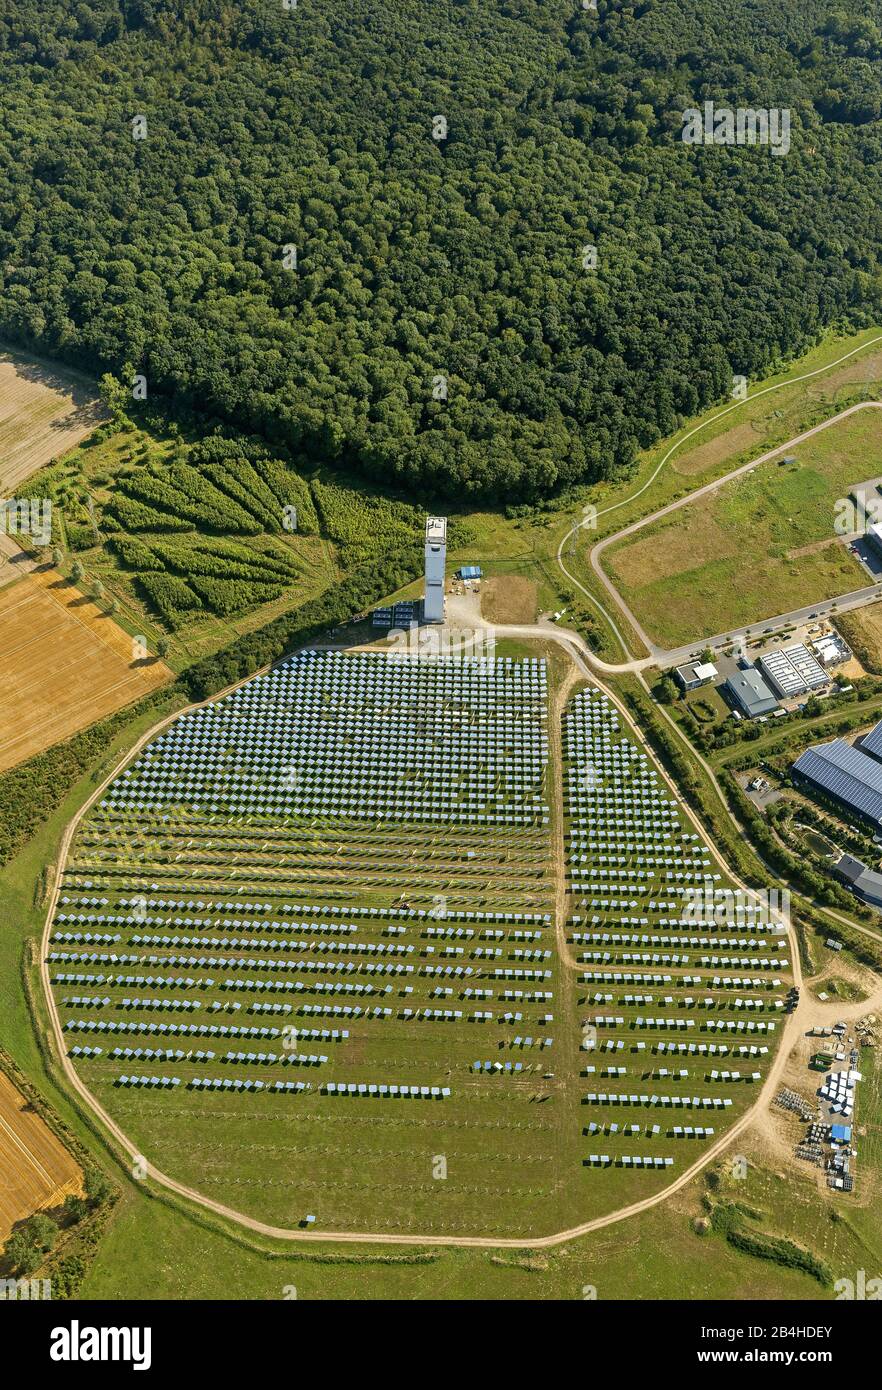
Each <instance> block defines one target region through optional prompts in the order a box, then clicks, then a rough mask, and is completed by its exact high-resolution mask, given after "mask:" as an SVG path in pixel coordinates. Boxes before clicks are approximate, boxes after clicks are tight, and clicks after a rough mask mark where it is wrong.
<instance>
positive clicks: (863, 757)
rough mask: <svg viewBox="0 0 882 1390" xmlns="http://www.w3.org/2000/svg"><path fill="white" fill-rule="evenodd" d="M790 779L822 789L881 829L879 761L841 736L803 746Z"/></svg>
mask: <svg viewBox="0 0 882 1390" xmlns="http://www.w3.org/2000/svg"><path fill="white" fill-rule="evenodd" d="M791 773H792V776H793V781H794V783H795V784H796V785H797V786H800V785H804V786H808V787H811V788H813V789H814V790H816V791H820V792H822V793H823V794H824V795H825V796H827V797H829V798H830V799H831V801H835V802H838V804H839V805H840V806H842V807H844V808H845V810H847V811H851V812H852V814H853V815H856V816H859V817H860V818H861V819H862V820H865V821H867V822H868V823H869V824H870V825H871V826H872V827H873V829H874V830H877V831H878V830H882V763H878V762H877V761H876V759H875V758H871V757H870V755H869V754H868V753H864V752H863V751H862V750H861V749H860V748H853V747H852V745H851V744H850V743H846V742H845V740H844V739H842V738H837V739H834V740H833V742H832V743H820V744H818V745H817V747H815V748H807V749H806V750H805V752H804V753H802V754H800V756H799V757H798V758H797V759H796V762H795V763H794V764H793V767H792V768H791Z"/></svg>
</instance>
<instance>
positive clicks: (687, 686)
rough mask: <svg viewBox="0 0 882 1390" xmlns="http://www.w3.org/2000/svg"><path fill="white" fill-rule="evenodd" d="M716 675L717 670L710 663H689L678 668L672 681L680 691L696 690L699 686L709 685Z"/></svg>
mask: <svg viewBox="0 0 882 1390" xmlns="http://www.w3.org/2000/svg"><path fill="white" fill-rule="evenodd" d="M716 674H717V668H716V666H714V665H713V664H712V663H711V662H710V661H690V662H688V663H687V664H686V665H685V666H678V667H677V668H676V670H675V671H674V679H675V680H676V682H677V684H678V685H679V687H680V689H681V690H698V688H699V686H702V685H710V683H711V681H712V680H713V679H714V678H715V676H716Z"/></svg>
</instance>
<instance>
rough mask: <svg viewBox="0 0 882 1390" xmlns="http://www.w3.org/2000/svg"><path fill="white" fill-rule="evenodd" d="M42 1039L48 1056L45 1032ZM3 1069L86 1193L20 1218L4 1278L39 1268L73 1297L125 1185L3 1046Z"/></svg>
mask: <svg viewBox="0 0 882 1390" xmlns="http://www.w3.org/2000/svg"><path fill="white" fill-rule="evenodd" d="M35 963H36V956H35V953H34V952H31V953H30V958H29V960H23V961H22V978H23V981H26V980H28V979H29V975H28V972H29V970H33V967H34V965H35ZM25 993H26V997H27V999H28V1007H29V1008H30V1009H31V1012H32V1017H34V1019H36V1015H35V1014H34V1013H33V998H32V996H31V992H30V987H29V985H26V989H25ZM38 1038H39V1039H40V1040H41V1041H40V1047H41V1051H42V1052H43V1054H44V1060H46V1051H45V1045H44V1043H43V1041H42V1033H41V1032H40V1031H38ZM0 1070H2V1071H3V1072H5V1074H6V1075H7V1076H8V1077H9V1079H10V1080H11V1081H12V1083H13V1085H14V1086H15V1087H16V1089H17V1090H18V1091H19V1092H20V1093H21V1095H23V1096H24V1097H25V1099H26V1100H27V1102H28V1105H29V1106H30V1108H31V1109H32V1110H34V1111H35V1112H36V1113H37V1114H38V1115H39V1116H40V1118H41V1119H42V1120H43V1122H44V1124H46V1125H47V1126H48V1128H49V1129H51V1130H52V1132H53V1133H54V1134H55V1135H56V1136H57V1137H58V1138H59V1139H60V1140H61V1142H62V1143H63V1144H64V1146H65V1148H67V1149H68V1150H69V1152H70V1153H71V1154H72V1155H73V1156H74V1158H75V1159H76V1160H77V1162H78V1163H79V1164H80V1166H81V1168H82V1171H83V1188H84V1195H83V1196H79V1195H77V1194H76V1193H71V1194H70V1195H69V1196H68V1197H66V1198H65V1200H64V1202H63V1204H62V1205H61V1206H60V1207H59V1208H57V1209H56V1210H55V1211H52V1212H45V1211H39V1212H35V1213H34V1215H33V1216H31V1217H29V1218H28V1219H27V1220H26V1221H23V1222H20V1223H19V1224H18V1225H17V1226H16V1228H15V1229H14V1230H13V1232H12V1234H11V1235H10V1236H9V1237H8V1239H7V1241H6V1243H5V1245H4V1247H3V1250H2V1253H0V1269H2V1271H3V1274H4V1277H8V1278H16V1279H29V1278H32V1277H33V1276H34V1275H36V1274H37V1272H38V1271H39V1274H40V1277H41V1278H45V1279H48V1280H50V1282H51V1286H52V1298H53V1299H61V1298H73V1297H75V1295H76V1294H77V1292H78V1291H79V1288H80V1286H81V1284H82V1281H83V1279H84V1278H85V1276H86V1273H87V1271H88V1267H89V1264H90V1263H91V1261H92V1259H93V1258H94V1256H95V1253H96V1251H97V1249H98V1245H99V1242H100V1240H101V1236H102V1234H103V1231H104V1228H105V1226H106V1225H107V1222H108V1220H109V1219H110V1215H111V1213H112V1211H113V1209H114V1207H115V1206H116V1203H117V1201H118V1200H119V1195H120V1194H119V1189H118V1188H117V1186H116V1185H115V1183H113V1182H112V1181H111V1180H110V1178H109V1177H108V1176H107V1175H106V1173H104V1172H102V1171H101V1169H100V1168H96V1167H95V1165H94V1163H93V1162H92V1159H91V1156H90V1154H89V1152H88V1150H87V1149H86V1148H85V1146H84V1145H83V1144H82V1143H81V1142H80V1140H79V1139H78V1138H77V1136H76V1135H75V1134H74V1133H73V1131H72V1130H71V1129H69V1128H68V1126H67V1125H66V1124H65V1123H64V1121H63V1120H62V1119H61V1117H60V1116H59V1115H58V1114H57V1113H56V1112H55V1111H54V1110H53V1109H52V1108H51V1106H49V1105H48V1104H47V1102H46V1101H45V1099H44V1098H43V1096H42V1095H41V1093H40V1092H39V1091H38V1090H37V1088H36V1087H35V1086H34V1085H33V1083H32V1082H31V1081H30V1080H29V1079H28V1077H26V1076H25V1075H24V1073H23V1072H22V1071H21V1070H20V1069H19V1067H18V1066H17V1065H16V1063H15V1062H14V1061H13V1059H12V1057H11V1056H10V1055H9V1054H8V1053H7V1052H5V1051H2V1050H0Z"/></svg>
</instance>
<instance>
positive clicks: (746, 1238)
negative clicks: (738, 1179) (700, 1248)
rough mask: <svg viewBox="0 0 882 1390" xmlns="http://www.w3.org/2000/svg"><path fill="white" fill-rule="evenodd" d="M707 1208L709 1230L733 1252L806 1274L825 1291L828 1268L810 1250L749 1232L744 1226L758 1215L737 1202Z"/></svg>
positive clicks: (829, 1279) (829, 1275)
mask: <svg viewBox="0 0 882 1390" xmlns="http://www.w3.org/2000/svg"><path fill="white" fill-rule="evenodd" d="M709 1205H710V1220H711V1225H712V1227H713V1229H714V1230H715V1231H716V1232H717V1233H718V1234H720V1235H722V1236H724V1237H725V1238H726V1240H727V1241H728V1242H729V1244H730V1245H732V1246H734V1248H735V1249H736V1250H741V1251H743V1253H744V1254H746V1255H753V1256H754V1258H755V1259H758V1260H773V1261H774V1262H775V1264H779V1265H784V1266H785V1267H786V1268H787V1269H798V1270H801V1271H802V1272H803V1273H804V1274H810V1275H811V1277H812V1278H813V1279H817V1281H818V1283H819V1284H823V1285H824V1287H825V1288H829V1287H830V1286H831V1285H832V1283H833V1275H832V1273H831V1272H830V1269H829V1267H828V1266H827V1265H826V1264H825V1263H824V1261H823V1260H821V1259H819V1258H818V1256H817V1255H815V1254H813V1253H812V1251H811V1250H806V1249H804V1247H803V1246H801V1245H797V1244H796V1243H795V1241H792V1240H788V1239H787V1238H786V1236H773V1235H769V1234H768V1233H767V1232H765V1231H757V1230H755V1229H752V1228H751V1227H750V1226H749V1225H748V1224H747V1222H748V1221H749V1220H754V1221H755V1220H757V1219H758V1218H759V1217H760V1215H761V1214H760V1213H758V1212H754V1211H752V1210H751V1209H750V1208H749V1207H745V1206H744V1205H743V1204H741V1203H739V1202H715V1203H712V1204H709Z"/></svg>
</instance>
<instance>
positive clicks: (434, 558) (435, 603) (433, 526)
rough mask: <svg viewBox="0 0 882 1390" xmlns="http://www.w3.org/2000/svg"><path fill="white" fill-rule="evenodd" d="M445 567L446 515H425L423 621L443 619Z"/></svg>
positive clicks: (439, 620)
mask: <svg viewBox="0 0 882 1390" xmlns="http://www.w3.org/2000/svg"><path fill="white" fill-rule="evenodd" d="M446 567H447V517H446V516H429V517H426V597H425V600H424V604H423V621H424V622H427V623H443V621H444V572H445V569H446Z"/></svg>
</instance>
